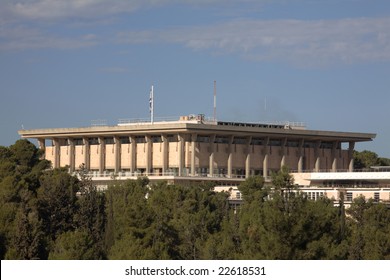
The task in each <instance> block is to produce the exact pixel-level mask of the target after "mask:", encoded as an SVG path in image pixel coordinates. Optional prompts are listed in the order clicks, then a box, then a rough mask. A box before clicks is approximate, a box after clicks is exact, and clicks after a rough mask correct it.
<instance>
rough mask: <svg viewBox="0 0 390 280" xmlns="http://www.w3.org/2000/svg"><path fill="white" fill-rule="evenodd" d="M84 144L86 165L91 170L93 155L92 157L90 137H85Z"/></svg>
mask: <svg viewBox="0 0 390 280" xmlns="http://www.w3.org/2000/svg"><path fill="white" fill-rule="evenodd" d="M83 144H84V147H83V148H84V165H85V168H86V169H87V170H90V167H91V160H90V159H91V157H90V149H89V141H88V138H83Z"/></svg>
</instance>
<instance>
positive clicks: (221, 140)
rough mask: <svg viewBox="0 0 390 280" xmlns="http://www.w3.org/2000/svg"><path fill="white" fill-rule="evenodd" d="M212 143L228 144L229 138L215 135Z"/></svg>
mask: <svg viewBox="0 0 390 280" xmlns="http://www.w3.org/2000/svg"><path fill="white" fill-rule="evenodd" d="M214 143H219V144H229V139H228V138H227V137H222V136H218V137H215V141H214Z"/></svg>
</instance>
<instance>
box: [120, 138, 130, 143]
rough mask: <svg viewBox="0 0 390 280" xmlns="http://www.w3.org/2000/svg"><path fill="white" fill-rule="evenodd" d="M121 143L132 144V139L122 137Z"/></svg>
mask: <svg viewBox="0 0 390 280" xmlns="http://www.w3.org/2000/svg"><path fill="white" fill-rule="evenodd" d="M119 141H120V143H121V144H130V138H129V137H121V138H119Z"/></svg>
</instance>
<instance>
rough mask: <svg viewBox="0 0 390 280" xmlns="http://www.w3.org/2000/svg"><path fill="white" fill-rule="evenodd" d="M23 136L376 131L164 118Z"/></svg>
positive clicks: (353, 138)
mask: <svg viewBox="0 0 390 280" xmlns="http://www.w3.org/2000/svg"><path fill="white" fill-rule="evenodd" d="M18 133H19V134H20V135H21V137H22V138H37V139H39V138H45V139H50V138H82V137H98V136H126V135H156V134H178V133H194V134H198V135H210V134H217V135H221V136H235V137H248V136H251V137H260V138H262V137H263V138H264V137H270V138H276V139H283V138H289V139H297V140H298V139H305V140H309V141H319V140H321V141H339V142H362V141H372V140H373V139H374V138H375V137H376V134H374V133H361V132H337V131H322V130H309V129H304V128H302V127H298V128H295V127H292V126H288V125H287V126H286V125H277V124H273V125H270V124H256V123H238V122H202V121H172V122H169V121H164V122H154V123H146V122H142V123H128V124H126V123H122V124H120V125H115V126H90V127H78V128H47V129H30V130H19V131H18Z"/></svg>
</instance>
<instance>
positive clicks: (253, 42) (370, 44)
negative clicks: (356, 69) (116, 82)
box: [117, 18, 390, 64]
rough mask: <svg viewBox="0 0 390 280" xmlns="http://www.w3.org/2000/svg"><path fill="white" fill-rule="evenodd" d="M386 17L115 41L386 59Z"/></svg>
mask: <svg viewBox="0 0 390 280" xmlns="http://www.w3.org/2000/svg"><path fill="white" fill-rule="evenodd" d="M389 26H390V18H355V19H340V20H312V21H304V20H236V21H231V22H226V23H222V24H216V25H207V26H198V27H188V28H174V29H170V30H152V31H151V30H144V31H129V32H120V33H118V35H117V39H118V42H119V43H123V44H140V43H141V44H146V43H172V44H181V45H184V46H186V47H188V48H191V49H193V50H213V51H217V52H220V53H237V54H238V55H241V56H243V57H245V58H247V59H251V60H259V61H263V60H282V61H286V60H287V61H290V62H293V63H299V64H327V63H334V62H342V63H354V62H361V61H378V60H387V61H388V60H390V29H389V28H388V27H389Z"/></svg>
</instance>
